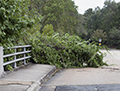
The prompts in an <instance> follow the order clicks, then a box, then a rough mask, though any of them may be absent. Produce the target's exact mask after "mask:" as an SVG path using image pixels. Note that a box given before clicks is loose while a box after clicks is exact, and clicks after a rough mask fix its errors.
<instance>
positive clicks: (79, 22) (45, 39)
mask: <svg viewBox="0 0 120 91" xmlns="http://www.w3.org/2000/svg"><path fill="white" fill-rule="evenodd" d="M104 4H105V5H104V7H103V8H102V9H100V8H99V7H97V8H95V10H92V9H88V10H86V11H85V13H84V14H83V15H81V14H79V13H78V12H77V6H76V5H75V4H74V1H72V0H67V1H66V0H34V1H33V0H17V1H16V0H1V1H0V20H1V21H0V46H3V47H12V46H18V45H32V61H33V62H35V63H40V64H50V65H56V66H57V67H58V68H71V67H99V66H103V65H107V64H106V63H104V62H103V57H104V54H103V53H101V52H100V49H102V48H104V47H105V46H104V45H106V46H112V47H116V48H119V46H118V45H119V41H120V39H119V31H120V30H119V13H120V11H119V8H120V3H116V2H115V1H111V0H107V1H105V3H104ZM111 12H112V13H111ZM109 20H110V21H109ZM100 38H101V39H102V46H98V40H99V39H100ZM11 52H12V51H11ZM6 53H9V52H6ZM11 59H12V58H11ZM4 61H8V59H5V60H4ZM11 67H12V66H11V65H9V66H8V68H9V69H12V68H11Z"/></svg>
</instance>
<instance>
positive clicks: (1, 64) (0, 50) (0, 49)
mask: <svg viewBox="0 0 120 91" xmlns="http://www.w3.org/2000/svg"><path fill="white" fill-rule="evenodd" d="M29 47H31V45H25V46H15V47H8V48H7V49H14V50H15V52H14V53H12V54H6V55H3V54H4V50H6V49H4V48H3V47H2V46H0V76H2V74H3V73H4V66H6V65H9V64H12V63H14V68H17V62H18V61H22V60H23V63H24V65H27V63H26V59H29V58H31V56H27V55H26V54H27V53H31V50H26V48H29ZM19 48H22V49H23V51H21V52H17V49H19ZM20 54H23V55H24V56H23V57H22V58H18V59H17V57H16V56H17V55H20ZM11 56H14V60H11V61H10V60H8V61H7V62H4V58H7V57H11Z"/></svg>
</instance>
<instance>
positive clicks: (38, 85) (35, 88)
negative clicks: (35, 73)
mask: <svg viewBox="0 0 120 91" xmlns="http://www.w3.org/2000/svg"><path fill="white" fill-rule="evenodd" d="M55 72H56V66H54V67H53V69H52V70H50V71H49V72H48V73H47V74H45V75H44V76H43V77H41V79H40V81H37V82H34V83H33V84H32V85H30V86H29V87H28V89H27V90H26V91H38V90H39V89H40V88H41V86H42V84H44V83H45V82H46V81H47V80H49V79H50V78H51V77H52V76H53V75H54V74H55Z"/></svg>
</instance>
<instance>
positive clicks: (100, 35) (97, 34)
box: [92, 29, 107, 43]
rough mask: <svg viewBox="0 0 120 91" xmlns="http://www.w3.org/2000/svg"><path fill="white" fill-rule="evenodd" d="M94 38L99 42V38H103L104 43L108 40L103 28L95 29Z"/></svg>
mask: <svg viewBox="0 0 120 91" xmlns="http://www.w3.org/2000/svg"><path fill="white" fill-rule="evenodd" d="M92 39H93V40H94V41H96V42H98V40H99V39H102V43H104V42H105V41H106V40H107V33H106V32H104V31H103V30H101V29H99V30H98V29H97V30H96V31H94V33H93V35H92Z"/></svg>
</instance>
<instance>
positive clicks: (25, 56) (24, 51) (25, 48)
mask: <svg viewBox="0 0 120 91" xmlns="http://www.w3.org/2000/svg"><path fill="white" fill-rule="evenodd" d="M25 51H26V48H25V47H24V52H25ZM24 57H26V54H25V53H24ZM24 65H27V63H26V59H24Z"/></svg>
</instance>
